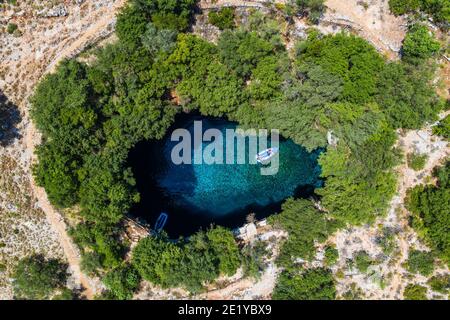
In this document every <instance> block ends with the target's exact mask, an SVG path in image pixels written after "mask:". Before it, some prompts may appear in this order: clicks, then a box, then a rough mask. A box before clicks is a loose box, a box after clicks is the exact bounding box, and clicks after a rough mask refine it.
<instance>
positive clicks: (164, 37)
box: [142, 23, 177, 57]
mask: <svg viewBox="0 0 450 320" xmlns="http://www.w3.org/2000/svg"><path fill="white" fill-rule="evenodd" d="M176 38H177V32H176V31H174V30H168V29H163V30H158V29H157V28H156V27H155V25H154V24H152V23H148V24H147V27H146V30H145V33H144V34H143V35H142V45H143V46H144V47H145V48H146V49H147V50H148V51H149V52H150V54H151V55H152V57H156V56H157V55H158V53H160V52H164V53H167V52H170V51H172V50H173V49H174V48H175V44H176Z"/></svg>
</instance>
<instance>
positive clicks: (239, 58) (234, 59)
mask: <svg viewBox="0 0 450 320" xmlns="http://www.w3.org/2000/svg"><path fill="white" fill-rule="evenodd" d="M273 49H274V48H273V45H272V44H271V43H270V42H269V41H267V40H265V39H263V38H261V37H260V36H258V34H257V33H256V32H254V31H251V32H247V31H242V30H238V31H234V32H233V31H229V30H226V31H224V32H223V33H222V34H221V36H220V38H219V42H218V50H219V56H220V58H221V61H222V62H223V63H224V64H225V65H226V66H228V67H229V68H230V69H232V70H234V71H235V72H236V74H237V75H239V76H242V77H245V78H247V77H249V76H250V74H251V72H252V70H253V69H254V68H255V67H256V66H257V64H258V62H259V61H261V59H263V58H264V57H267V56H269V55H272V54H273Z"/></svg>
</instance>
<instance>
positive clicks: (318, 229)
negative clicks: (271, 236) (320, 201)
mask: <svg viewBox="0 0 450 320" xmlns="http://www.w3.org/2000/svg"><path fill="white" fill-rule="evenodd" d="M269 222H270V223H272V224H274V225H275V226H278V227H281V228H283V229H284V230H286V231H287V232H288V233H289V238H288V240H287V241H286V242H285V243H284V244H283V246H282V248H281V253H280V256H279V263H280V264H281V265H283V266H286V267H289V266H291V265H292V261H293V260H295V259H296V258H303V259H306V260H311V259H312V258H313V257H314V255H315V247H314V242H315V241H318V242H322V241H324V240H326V238H327V237H328V235H330V233H332V232H333V231H334V227H335V225H334V224H333V222H332V221H329V220H328V218H327V216H326V214H325V213H324V212H321V211H319V210H318V209H316V208H315V207H314V204H313V203H312V202H311V201H308V200H305V199H298V200H295V199H293V198H290V199H288V200H286V202H285V203H283V205H282V211H281V213H279V214H277V215H273V216H271V217H270V218H269Z"/></svg>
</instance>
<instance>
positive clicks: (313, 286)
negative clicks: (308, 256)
mask: <svg viewBox="0 0 450 320" xmlns="http://www.w3.org/2000/svg"><path fill="white" fill-rule="evenodd" d="M335 297H336V289H335V284H334V279H333V274H332V273H331V271H330V270H327V269H310V270H306V271H304V272H303V273H301V274H299V275H297V274H289V273H288V272H286V271H283V272H282V273H281V274H280V276H279V277H278V280H277V284H276V286H275V289H274V292H273V295H272V298H273V299H274V300H334V299H335Z"/></svg>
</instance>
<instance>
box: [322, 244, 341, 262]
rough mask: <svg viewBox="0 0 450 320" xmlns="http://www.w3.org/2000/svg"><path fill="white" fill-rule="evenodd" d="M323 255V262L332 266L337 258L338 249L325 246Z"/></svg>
mask: <svg viewBox="0 0 450 320" xmlns="http://www.w3.org/2000/svg"><path fill="white" fill-rule="evenodd" d="M324 255H325V259H324V263H325V265H327V266H332V265H334V264H335V263H336V262H337V261H338V260H339V251H338V250H337V249H336V248H334V247H332V246H327V247H325V252H324Z"/></svg>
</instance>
